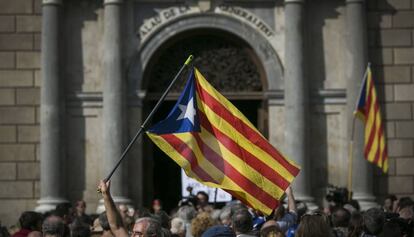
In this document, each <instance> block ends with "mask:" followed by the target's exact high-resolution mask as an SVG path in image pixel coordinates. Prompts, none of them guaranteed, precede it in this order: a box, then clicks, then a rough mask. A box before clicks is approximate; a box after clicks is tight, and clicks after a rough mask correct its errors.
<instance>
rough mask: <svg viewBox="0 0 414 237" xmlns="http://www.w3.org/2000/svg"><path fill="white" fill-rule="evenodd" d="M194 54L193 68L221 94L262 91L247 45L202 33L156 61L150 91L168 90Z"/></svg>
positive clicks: (182, 41) (149, 80) (149, 79)
mask: <svg viewBox="0 0 414 237" xmlns="http://www.w3.org/2000/svg"><path fill="white" fill-rule="evenodd" d="M190 54H193V55H194V56H195V59H194V61H193V65H194V66H195V67H197V68H198V69H199V70H200V72H201V73H202V74H203V75H204V77H205V78H206V79H207V80H208V81H209V82H210V83H211V84H212V85H213V86H214V87H215V88H216V89H218V90H219V91H220V92H247V91H250V92H252V91H262V83H261V80H260V74H259V71H258V68H257V65H256V64H255V63H254V61H253V60H252V58H251V57H252V55H251V51H250V50H249V49H248V48H247V46H244V45H241V44H238V43H235V42H232V40H229V39H228V38H226V37H223V36H220V35H212V34H208V35H207V34H199V35H195V36H190V37H187V38H184V39H180V40H177V41H176V42H175V43H172V44H171V45H170V46H169V47H166V48H165V49H164V50H162V53H160V54H159V55H158V57H157V58H156V59H155V60H153V62H152V63H151V68H150V71H149V73H148V74H147V75H148V76H147V81H146V84H147V89H148V92H150V93H151V92H152V93H154V92H162V91H164V90H165V88H167V86H168V84H169V83H170V81H171V80H172V79H173V77H174V75H175V73H176V72H177V71H178V69H179V68H180V66H181V65H182V63H183V62H184V61H185V58H186V57H187V56H188V55H190ZM183 77H186V76H183ZM185 81H186V79H184V78H182V80H179V83H177V84H176V85H175V86H174V87H173V89H172V92H180V91H181V89H182V88H183V86H184V84H185Z"/></svg>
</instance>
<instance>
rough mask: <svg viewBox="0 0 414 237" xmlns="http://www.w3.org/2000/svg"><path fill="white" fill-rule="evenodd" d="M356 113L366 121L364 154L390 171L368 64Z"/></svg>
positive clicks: (366, 157)
mask: <svg viewBox="0 0 414 237" xmlns="http://www.w3.org/2000/svg"><path fill="white" fill-rule="evenodd" d="M355 115H356V116H357V117H359V118H360V119H362V121H364V123H365V135H364V144H365V147H364V156H365V159H367V160H368V161H369V162H371V163H374V164H376V165H377V166H378V167H380V168H381V169H382V171H383V172H384V173H386V172H387V171H388V155H387V145H386V144H385V134H384V128H383V123H382V118H381V111H380V106H379V103H378V97H377V91H376V90H375V83H374V79H373V78H372V72H371V68H370V67H369V66H368V68H367V73H366V77H365V78H364V81H363V83H362V87H361V94H360V95H359V100H358V104H357V108H356V110H355Z"/></svg>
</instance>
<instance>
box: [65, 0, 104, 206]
mask: <svg viewBox="0 0 414 237" xmlns="http://www.w3.org/2000/svg"><path fill="white" fill-rule="evenodd" d="M100 7H101V6H99V5H98V4H97V3H90V2H87V1H70V2H68V3H67V4H65V7H64V8H63V9H64V23H63V24H64V25H63V29H64V33H63V35H64V37H63V38H64V39H63V44H64V47H63V49H62V50H64V52H62V54H63V55H64V57H63V58H64V63H63V65H64V67H63V68H64V69H63V73H64V75H63V78H64V80H65V98H66V116H65V127H66V136H65V146H66V147H65V150H66V169H65V177H66V180H65V184H66V186H67V187H68V188H67V189H66V190H68V191H67V193H66V197H67V199H68V200H69V201H70V202H72V203H73V202H74V201H76V200H81V199H85V197H84V192H85V189H86V179H87V177H86V172H89V171H87V170H86V162H87V160H86V152H87V146H88V145H90V144H88V141H87V137H86V130H85V129H86V118H87V117H88V115H87V114H85V109H83V107H82V103H81V102H82V100H83V99H81V98H80V97H79V95H80V94H82V92H83V85H84V84H85V73H86V72H85V70H86V69H85V67H86V66H85V63H87V62H85V55H86V54H87V53H85V46H84V44H85V42H86V41H87V40H88V39H86V40H85V39H84V37H85V36H84V35H83V34H82V30H83V29H84V28H85V22H86V21H96V20H97V18H98V17H97V14H95V11H96V10H97V9H98V8H100ZM98 50H99V49H98ZM95 60H99V59H95ZM89 116H93V117H96V115H89Z"/></svg>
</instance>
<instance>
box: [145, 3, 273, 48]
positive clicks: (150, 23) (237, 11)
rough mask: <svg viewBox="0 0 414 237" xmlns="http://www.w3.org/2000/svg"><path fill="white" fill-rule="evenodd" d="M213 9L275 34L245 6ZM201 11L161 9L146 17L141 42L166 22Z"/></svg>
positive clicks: (180, 8)
mask: <svg viewBox="0 0 414 237" xmlns="http://www.w3.org/2000/svg"><path fill="white" fill-rule="evenodd" d="M211 11H212V12H214V13H216V14H223V15H228V16H232V17H235V18H238V19H240V20H241V21H243V22H246V23H247V24H249V25H251V26H252V27H253V28H255V29H257V31H259V32H261V33H262V34H263V35H264V36H266V37H268V38H269V37H273V36H274V35H275V33H274V32H273V30H272V29H271V28H270V27H269V26H268V25H267V24H266V23H265V22H264V21H263V20H262V19H260V18H259V17H258V16H256V15H255V14H253V13H252V12H250V11H248V10H246V9H244V8H241V7H235V6H230V5H220V6H218V7H216V8H215V9H212V10H211ZM201 12H202V11H201V9H200V8H198V7H190V6H188V5H181V6H176V7H170V8H166V9H163V10H161V11H159V12H158V14H157V15H155V16H154V17H151V18H149V19H146V20H145V21H144V24H142V25H141V27H140V28H139V31H138V33H139V36H140V39H141V43H142V42H144V41H145V40H146V39H147V38H148V37H149V36H150V35H151V34H152V33H153V32H154V31H155V30H156V29H158V28H160V27H161V26H162V25H164V24H165V23H167V22H169V21H172V20H174V19H177V18H179V17H182V16H185V15H189V14H195V13H201Z"/></svg>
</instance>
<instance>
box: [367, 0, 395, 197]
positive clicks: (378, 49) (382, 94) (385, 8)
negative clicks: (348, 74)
mask: <svg viewBox="0 0 414 237" xmlns="http://www.w3.org/2000/svg"><path fill="white" fill-rule="evenodd" d="M367 3H368V4H367V28H368V29H367V30H368V36H367V38H368V55H369V56H368V61H369V62H371V69H372V76H373V79H374V81H375V83H376V89H377V93H378V99H379V102H380V103H381V112H382V113H381V115H382V119H383V124H384V132H385V136H386V137H388V135H390V134H387V131H388V129H387V123H386V117H385V115H386V114H387V110H386V107H385V102H390V101H391V100H393V98H390V94H389V93H393V92H392V91H391V92H390V91H389V89H390V88H391V89H392V87H390V86H389V83H393V82H395V81H394V80H393V78H391V77H394V75H387V74H386V72H385V70H384V65H386V64H390V63H392V60H393V56H392V49H390V48H388V49H387V42H384V41H383V40H384V37H383V33H385V34H386V32H385V31H382V30H381V29H382V28H391V27H392V16H393V15H394V14H395V13H396V12H397V11H396V9H395V8H394V7H393V6H391V5H390V4H389V3H388V2H387V1H367ZM392 37H397V36H392ZM387 84H388V85H387ZM393 162H395V161H394V160H393V159H392V158H391V159H389V164H390V169H389V174H391V173H392V172H393V171H392V167H394V166H393V165H392V163H393ZM394 172H395V170H394ZM388 193H389V186H388V175H386V174H383V173H382V171H381V170H380V169H379V168H377V167H376V166H375V168H374V195H375V196H376V197H377V201H378V203H383V200H384V198H385V196H386V195H387V194H388Z"/></svg>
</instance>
